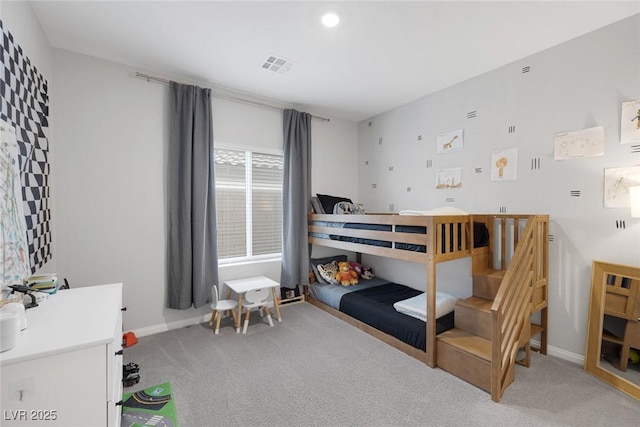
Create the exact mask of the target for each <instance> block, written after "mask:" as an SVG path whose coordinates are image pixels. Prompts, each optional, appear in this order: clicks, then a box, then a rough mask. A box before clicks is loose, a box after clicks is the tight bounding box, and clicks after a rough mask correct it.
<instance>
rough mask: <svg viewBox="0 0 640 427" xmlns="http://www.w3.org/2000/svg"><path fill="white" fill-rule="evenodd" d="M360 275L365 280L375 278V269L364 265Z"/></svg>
mask: <svg viewBox="0 0 640 427" xmlns="http://www.w3.org/2000/svg"><path fill="white" fill-rule="evenodd" d="M360 277H362V278H363V279H365V280H371V279H373V277H374V275H373V269H372V268H371V267H362V274H360Z"/></svg>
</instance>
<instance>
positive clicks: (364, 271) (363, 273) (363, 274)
mask: <svg viewBox="0 0 640 427" xmlns="http://www.w3.org/2000/svg"><path fill="white" fill-rule="evenodd" d="M350 264H351V267H352V268H353V269H354V270H355V271H356V273H358V278H361V279H365V280H370V279H373V277H374V275H373V269H372V268H371V267H365V266H364V265H362V264H360V263H358V262H354V261H351V262H350Z"/></svg>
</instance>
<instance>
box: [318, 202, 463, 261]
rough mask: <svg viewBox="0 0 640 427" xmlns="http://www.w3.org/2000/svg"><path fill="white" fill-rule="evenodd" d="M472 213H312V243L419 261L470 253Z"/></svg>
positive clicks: (439, 259) (456, 256)
mask: <svg viewBox="0 0 640 427" xmlns="http://www.w3.org/2000/svg"><path fill="white" fill-rule="evenodd" d="M470 218H471V217H470V216H469V215H438V216H425V215H398V214H364V215H327V214H310V215H309V243H311V244H317V245H321V246H328V247H333V248H337V249H343V250H349V251H353V252H358V253H364V254H370V255H378V256H383V257H389V258H394V259H402V260H405V261H412V262H418V263H428V262H440V261H447V260H452V259H458V258H463V257H467V256H469V255H470V253H471V252H470V251H471V246H472V245H471V242H472V234H471V226H470V224H471V219H470Z"/></svg>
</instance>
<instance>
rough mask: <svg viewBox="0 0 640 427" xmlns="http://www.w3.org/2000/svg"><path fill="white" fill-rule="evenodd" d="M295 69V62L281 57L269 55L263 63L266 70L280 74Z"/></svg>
mask: <svg viewBox="0 0 640 427" xmlns="http://www.w3.org/2000/svg"><path fill="white" fill-rule="evenodd" d="M291 67H293V62H291V61H290V60H288V59H285V58H283V57H281V56H276V55H269V56H267V58H266V59H265V60H264V62H263V63H262V68H263V69H265V70H270V71H274V72H276V73H278V74H284V73H286V72H287V71H289V70H290V69H291Z"/></svg>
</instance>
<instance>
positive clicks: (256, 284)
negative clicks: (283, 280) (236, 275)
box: [224, 276, 280, 294]
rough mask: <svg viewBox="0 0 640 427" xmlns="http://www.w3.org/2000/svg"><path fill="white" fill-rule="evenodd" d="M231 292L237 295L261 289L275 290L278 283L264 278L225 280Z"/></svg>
mask: <svg viewBox="0 0 640 427" xmlns="http://www.w3.org/2000/svg"><path fill="white" fill-rule="evenodd" d="M224 284H225V285H227V286H228V287H229V288H230V289H231V290H232V291H234V292H235V293H237V294H240V293H244V292H247V291H251V290H254V289H262V288H275V287H278V286H280V283H278V282H276V281H273V280H271V279H269V278H268V277H266V276H256V277H247V278H246V279H235V280H227V281H225V282H224Z"/></svg>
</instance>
